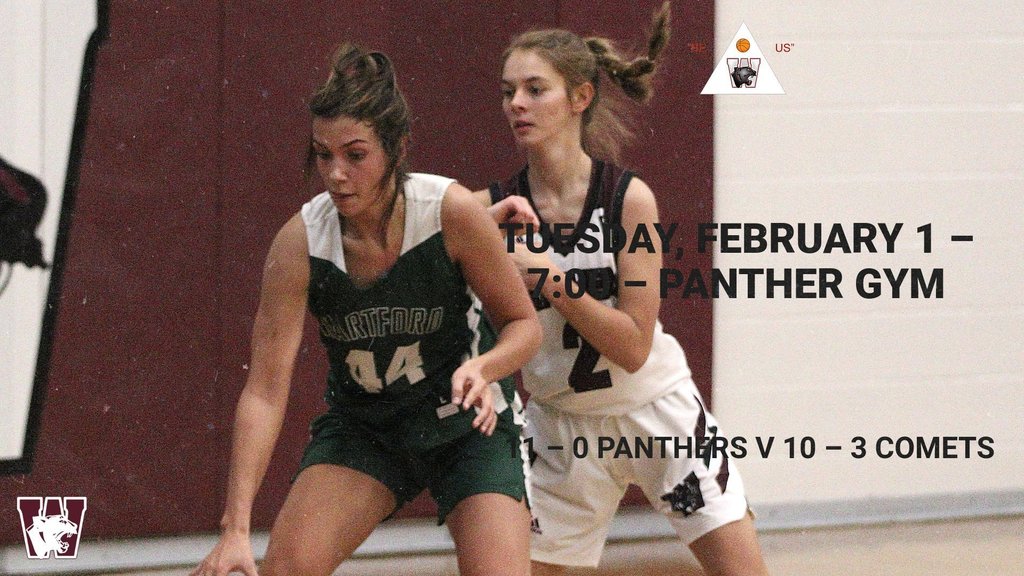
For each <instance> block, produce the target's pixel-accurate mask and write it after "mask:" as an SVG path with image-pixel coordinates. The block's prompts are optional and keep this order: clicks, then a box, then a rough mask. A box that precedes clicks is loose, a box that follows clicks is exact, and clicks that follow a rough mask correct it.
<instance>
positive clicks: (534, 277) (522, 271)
mask: <svg viewBox="0 0 1024 576" xmlns="http://www.w3.org/2000/svg"><path fill="white" fill-rule="evenodd" d="M511 256H512V261H513V262H515V265H516V269H517V270H519V276H520V277H522V279H523V283H524V284H526V289H527V290H529V291H531V292H532V291H533V290H534V289H535V288H536V286H537V282H538V281H539V280H540V277H541V274H540V273H538V272H530V270H537V269H541V270H546V271H547V275H548V280H550V277H551V275H553V274H562V271H561V270H559V269H558V268H557V267H556V266H555V265H554V264H553V263H552V262H551V258H549V257H548V255H547V254H546V253H540V254H535V253H533V252H531V251H530V249H529V248H527V247H526V243H525V241H523V242H520V241H519V239H518V238H517V239H516V242H515V249H514V250H513V252H512V254H511Z"/></svg>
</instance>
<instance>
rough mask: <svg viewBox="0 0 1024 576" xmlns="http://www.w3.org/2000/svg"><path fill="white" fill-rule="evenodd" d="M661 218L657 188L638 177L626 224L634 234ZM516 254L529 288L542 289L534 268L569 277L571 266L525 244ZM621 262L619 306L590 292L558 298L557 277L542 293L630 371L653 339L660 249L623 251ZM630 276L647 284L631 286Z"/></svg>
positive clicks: (626, 200) (624, 215)
mask: <svg viewBox="0 0 1024 576" xmlns="http://www.w3.org/2000/svg"><path fill="white" fill-rule="evenodd" d="M657 221H658V204H657V202H656V201H655V199H654V193H653V192H652V191H651V189H650V188H649V187H648V186H647V184H645V183H644V182H643V181H641V180H640V179H639V178H633V179H632V180H631V181H630V183H629V187H628V188H626V195H625V198H624V199H623V207H622V227H623V228H624V229H625V230H626V233H627V234H632V233H633V231H634V230H636V229H637V227H638V226H639V225H640V224H644V225H645V226H646V227H647V229H648V230H653V226H654V223H655V222H657ZM514 258H515V260H516V263H517V265H518V266H519V270H520V273H521V274H522V275H523V279H524V281H526V283H527V288H528V289H530V290H537V282H538V281H539V276H538V275H537V274H531V273H529V270H530V269H538V268H540V269H545V270H547V272H548V276H549V277H554V276H556V275H557V276H560V277H562V278H565V276H566V271H565V270H561V269H559V268H558V267H556V266H555V265H554V264H552V262H551V260H550V259H549V258H548V257H547V255H546V254H532V253H531V252H530V251H529V250H527V249H526V247H525V246H524V245H523V244H516V245H515V255H514ZM617 265H618V302H617V304H616V305H615V307H614V308H612V307H609V306H605V305H604V304H603V303H601V302H600V301H598V300H596V299H595V298H594V297H592V296H591V295H589V294H583V295H582V296H581V297H579V298H565V297H557V296H555V294H554V292H555V291H556V290H562V285H561V284H559V283H555V282H550V281H549V282H544V283H543V284H541V286H540V293H541V294H542V295H543V296H544V297H545V298H546V299H547V300H548V301H549V302H551V305H552V306H553V307H554V308H555V309H556V310H558V312H559V313H560V314H561V315H562V317H564V318H565V320H566V321H567V322H568V323H569V324H571V325H572V326H573V328H575V329H576V331H577V332H578V333H579V335H580V336H582V337H583V339H585V340H586V341H587V342H588V343H590V345H591V346H593V347H594V348H595V349H596V350H597V351H598V352H600V353H601V355H602V356H605V357H606V358H608V359H609V360H611V361H612V362H614V363H616V364H618V365H619V366H621V367H622V368H623V369H625V370H626V371H628V372H636V371H637V370H639V369H640V368H641V367H642V366H643V365H644V363H645V362H647V357H648V356H649V355H650V352H651V345H652V343H653V341H654V325H655V322H657V320H658V311H659V308H660V306H661V300H660V298H659V296H658V278H659V275H660V269H661V254H659V253H657V252H655V253H649V252H647V251H646V250H637V251H636V252H633V253H630V252H627V251H625V250H624V251H621V252H619V254H618V259H617ZM627 281H630V282H631V283H637V282H642V285H632V286H627V285H626V282H627Z"/></svg>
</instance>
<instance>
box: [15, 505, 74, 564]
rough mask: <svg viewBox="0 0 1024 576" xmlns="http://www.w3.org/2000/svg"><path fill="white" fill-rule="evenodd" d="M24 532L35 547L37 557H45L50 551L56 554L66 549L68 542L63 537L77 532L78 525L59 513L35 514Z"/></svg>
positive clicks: (64, 551) (62, 552)
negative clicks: (48, 514)
mask: <svg viewBox="0 0 1024 576" xmlns="http://www.w3.org/2000/svg"><path fill="white" fill-rule="evenodd" d="M25 532H26V533H27V534H28V537H29V540H31V541H32V546H33V547H35V551H36V554H37V557H39V558H46V557H48V556H49V555H50V552H53V553H54V555H55V556H56V555H57V554H64V553H66V552H67V551H68V543H67V542H65V541H64V538H65V537H66V536H68V535H72V536H73V535H75V534H78V525H77V524H75V523H74V522H72V521H71V520H68V519H67V518H65V517H64V516H63V515H60V514H54V515H52V516H36V517H35V518H33V519H32V525H31V526H29V527H28V529H26V530H25Z"/></svg>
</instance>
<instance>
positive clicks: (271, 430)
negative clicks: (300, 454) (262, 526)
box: [221, 386, 285, 532]
mask: <svg viewBox="0 0 1024 576" xmlns="http://www.w3.org/2000/svg"><path fill="white" fill-rule="evenodd" d="M284 412H285V403H284V402H281V401H280V400H277V399H268V398H266V397H264V396H261V395H258V394H255V393H253V392H252V391H251V390H250V388H249V387H248V386H247V387H246V389H245V390H243V391H242V394H241V396H240V397H239V399H238V408H237V409H236V412H235V426H234V433H233V439H232V448H231V465H230V470H229V472H228V490H227V503H226V505H225V507H224V515H223V517H222V518H221V528H223V529H225V530H237V531H245V532H248V531H249V527H250V520H251V516H252V504H253V501H254V500H255V498H256V492H257V491H258V490H259V487H260V484H261V482H262V481H263V475H264V474H265V473H266V471H267V466H268V465H269V463H270V457H271V455H272V454H273V451H274V445H275V444H276V443H277V436H278V434H279V433H280V431H281V424H282V422H283V420H284Z"/></svg>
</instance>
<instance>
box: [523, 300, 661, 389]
mask: <svg viewBox="0 0 1024 576" xmlns="http://www.w3.org/2000/svg"><path fill="white" fill-rule="evenodd" d="M555 290H556V285H555V284H554V283H552V282H548V283H546V284H545V285H544V286H542V288H541V293H542V294H543V295H544V297H545V298H546V299H547V300H548V301H549V302H550V303H551V305H552V306H553V307H554V308H555V309H556V310H558V312H559V313H560V314H561V315H562V317H563V318H565V319H566V321H567V322H568V323H569V324H571V325H572V327H573V328H575V329H576V332H577V333H578V334H579V335H580V337H581V338H583V339H584V340H586V341H587V342H588V343H590V345H591V346H593V347H594V349H595V350H597V351H598V352H599V353H601V355H602V356H604V357H605V358H607V359H608V360H610V361H612V362H614V363H615V364H617V365H618V366H621V367H622V368H623V369H624V370H626V371H627V372H636V371H637V370H639V369H640V367H641V366H643V365H644V363H645V362H646V361H647V356H648V355H649V354H650V352H651V341H652V339H653V336H654V335H653V333H652V332H650V331H645V330H643V329H641V328H640V326H639V325H638V324H637V322H636V320H634V319H633V318H632V317H631V316H630V315H629V314H627V313H625V312H623V311H622V310H619V309H617V308H613V307H611V306H606V305H604V304H603V303H601V302H600V301H598V300H597V299H595V298H594V297H592V296H590V295H589V294H584V295H582V296H581V297H579V298H565V297H555V296H554V291H555Z"/></svg>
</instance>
